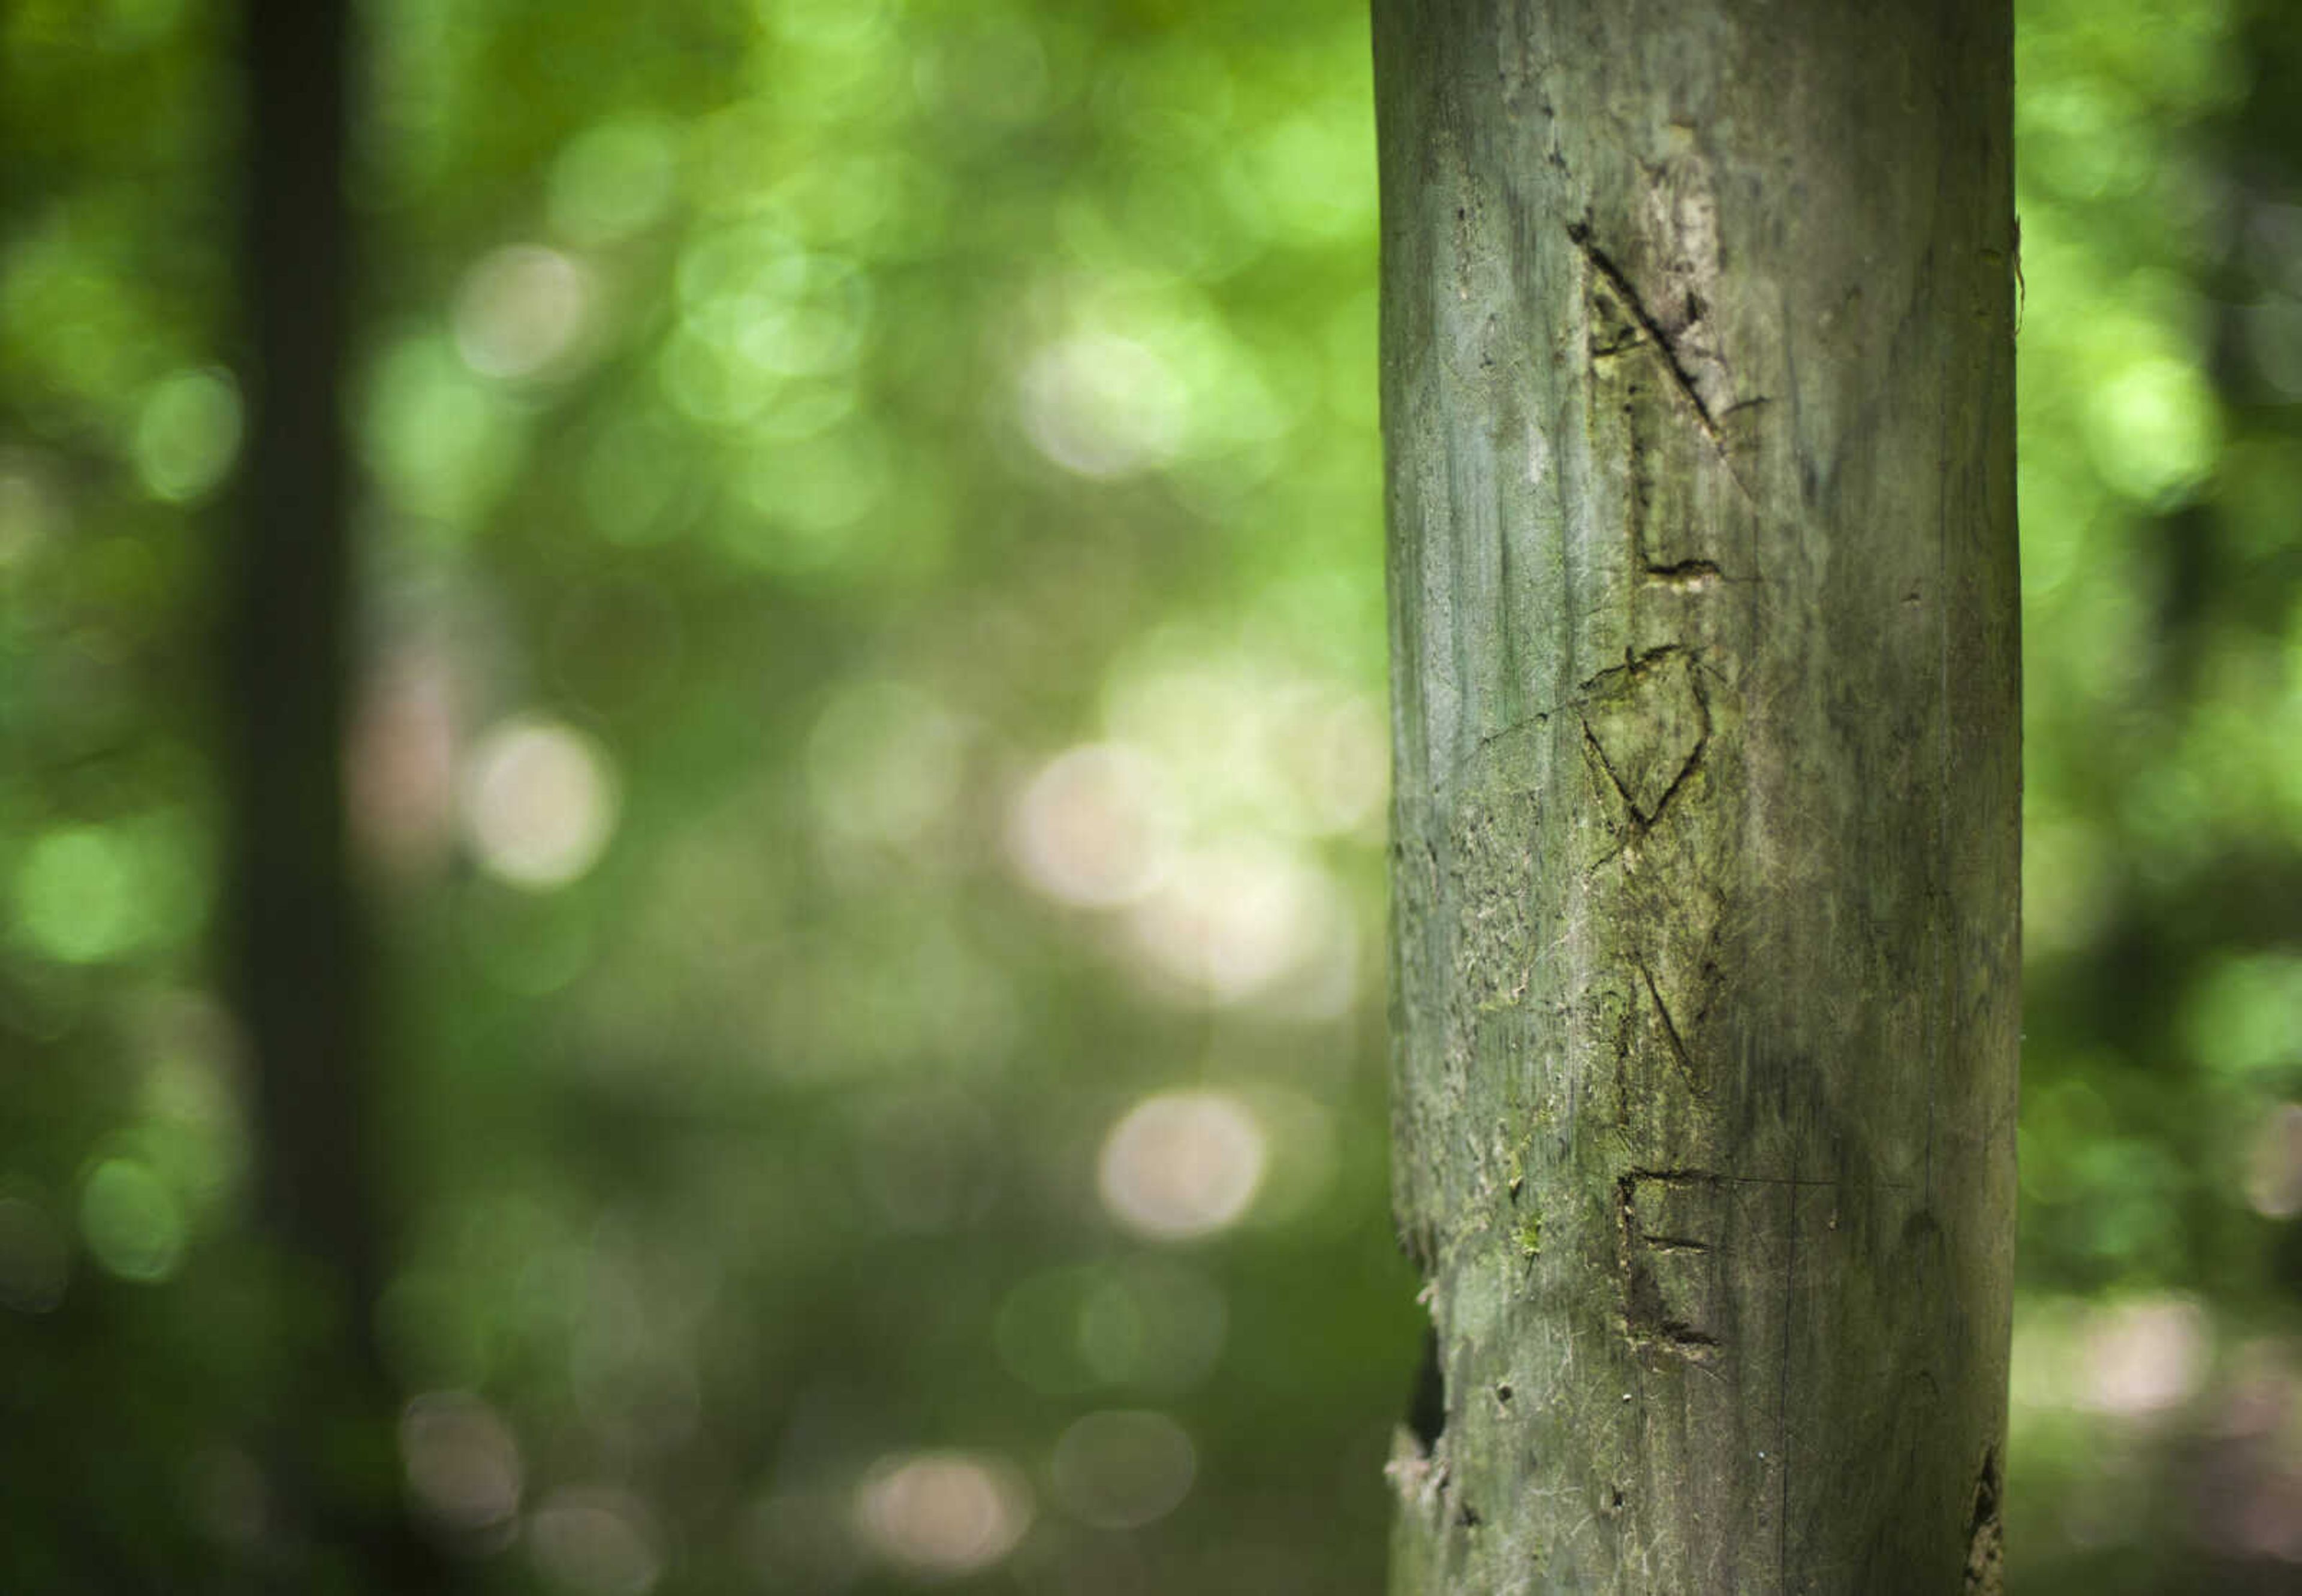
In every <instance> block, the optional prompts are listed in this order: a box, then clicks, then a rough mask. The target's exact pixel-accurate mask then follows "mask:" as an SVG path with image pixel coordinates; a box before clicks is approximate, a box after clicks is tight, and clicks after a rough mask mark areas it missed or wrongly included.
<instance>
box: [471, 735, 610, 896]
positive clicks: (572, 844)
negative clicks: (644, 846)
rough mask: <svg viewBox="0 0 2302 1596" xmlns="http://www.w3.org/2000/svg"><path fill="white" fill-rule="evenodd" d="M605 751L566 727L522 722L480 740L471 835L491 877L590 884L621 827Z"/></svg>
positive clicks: (474, 761) (528, 883) (532, 883)
mask: <svg viewBox="0 0 2302 1596" xmlns="http://www.w3.org/2000/svg"><path fill="white" fill-rule="evenodd" d="M616 809H617V797H616V787H615V778H614V776H613V774H612V772H611V769H610V767H609V762H608V757H607V754H606V753H605V752H604V751H602V750H601V748H600V746H599V745H598V744H597V743H594V742H593V741H592V739H591V738H589V737H587V736H585V735H584V734H583V733H581V732H578V731H576V729H575V728H574V727H568V726H566V725H563V724H561V723H559V722H558V721H553V720H547V719H542V718H534V717H521V718H515V719H512V720H508V721H506V722H504V723H503V724H501V725H500V726H498V727H495V728H494V729H493V730H491V731H490V732H489V733H488V734H487V735H485V736H484V737H483V738H481V739H480V742H479V743H478V745H477V746H476V747H475V749H474V750H473V751H472V754H471V758H470V760H469V762H468V763H467V765H466V769H465V776H464V786H463V811H464V828H465V833H466V836H468V837H469V839H470V841H471V844H472V846H473V848H474V849H475V852H476V853H478V855H479V859H480V862H481V864H482V865H483V866H484V867H485V868H486V869H487V870H488V872H489V873H490V874H491V875H493V876H495V877H497V878H500V879H501V880H504V881H508V882H509V883H511V884H512V885H513V886H525V887H530V888H537V889H541V888H546V887H554V886H565V885H567V883H568V882H570V881H573V880H575V879H576V878H578V877H579V876H582V875H583V874H584V872H585V871H586V870H588V869H591V868H592V864H593V863H594V862H595V861H597V860H598V859H599V857H600V853H601V850H602V849H604V848H605V847H606V846H607V845H608V838H609V835H610V834H611V833H612V832H613V831H614V829H615V825H616Z"/></svg>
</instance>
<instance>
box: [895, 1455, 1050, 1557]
mask: <svg viewBox="0 0 2302 1596" xmlns="http://www.w3.org/2000/svg"><path fill="white" fill-rule="evenodd" d="M855 1523H856V1528H857V1529H858V1531H859V1532H860V1533H861V1535H862V1537H863V1539H864V1541H866V1543H868V1544H869V1545H870V1547H871V1548H872V1550H875V1551H877V1552H878V1554H879V1555H880V1556H881V1557H883V1558H886V1559H887V1560H888V1561H890V1562H893V1563H895V1564H897V1565H899V1566H902V1567H907V1568H910V1569H912V1571H914V1572H916V1573H920V1574H927V1575H940V1576H944V1577H953V1576H956V1575H963V1574H972V1573H974V1572H976V1571H977V1570H979V1569H983V1568H987V1567H990V1566H991V1565H992V1564H994V1563H996V1562H998V1561H999V1560H1000V1559H1001V1558H1004V1557H1005V1556H1006V1555H1007V1554H1008V1553H1009V1552H1011V1551H1012V1550H1014V1549H1015V1546H1016V1543H1017V1542H1019V1541H1021V1540H1022V1538H1023V1532H1024V1531H1025V1530H1027V1529H1029V1527H1030V1524H1031V1495H1030V1491H1029V1487H1027V1486H1026V1485H1025V1484H1024V1483H1023V1479H1022V1476H1021V1474H1018V1473H1016V1471H1015V1470H1014V1469H1013V1468H1012V1466H1009V1465H1008V1464H1006V1463H1004V1462H1002V1461H1000V1460H999V1459H997V1458H996V1457H986V1456H981V1455H979V1454H974V1453H969V1452H923V1453H918V1454H914V1455H912V1456H910V1457H887V1458H882V1459H881V1460H880V1461H879V1462H878V1464H877V1465H875V1466H873V1467H872V1468H871V1470H870V1473H869V1474H866V1475H865V1476H864V1480H863V1483H862V1485H861V1488H860V1489H859V1491H857V1493H856V1502H855Z"/></svg>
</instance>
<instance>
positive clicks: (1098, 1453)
mask: <svg viewBox="0 0 2302 1596" xmlns="http://www.w3.org/2000/svg"><path fill="white" fill-rule="evenodd" d="M1048 1472H1049V1474H1050V1477H1051V1478H1052V1479H1053V1481H1054V1491H1055V1497H1056V1499H1058V1500H1059V1501H1061V1502H1062V1503H1063V1506H1064V1508H1067V1509H1068V1510H1069V1511H1070V1512H1071V1516H1073V1517H1075V1518H1078V1519H1079V1520H1080V1522H1082V1523H1084V1524H1088V1525H1094V1526H1095V1527H1096V1528H1097V1529H1105V1530H1131V1529H1139V1528H1141V1527H1142V1526H1143V1525H1147V1524H1152V1523H1155V1522H1156V1521H1158V1520H1159V1519H1162V1518H1164V1517H1165V1516H1167V1515H1168V1514H1170V1513H1172V1512H1173V1511H1174V1510H1175V1509H1176V1508H1179V1507H1180V1506H1181V1505H1182V1501H1183V1499H1184V1497H1186V1496H1188V1495H1189V1494H1190V1490H1191V1480H1192V1476H1193V1475H1194V1474H1197V1472H1198V1452H1197V1449H1196V1448H1194V1447H1193V1446H1192V1445H1191V1438H1190V1435H1189V1432H1186V1431H1185V1430H1184V1428H1183V1427H1182V1426H1181V1425H1180V1424H1177V1423H1176V1422H1175V1421H1174V1420H1173V1419H1171V1418H1169V1417H1168V1416H1167V1415H1165V1414H1164V1413H1147V1412H1109V1413H1091V1414H1088V1415H1087V1416H1086V1417H1085V1418H1082V1419H1080V1420H1079V1421H1078V1422H1077V1423H1075V1424H1072V1425H1071V1427H1070V1428H1069V1429H1067V1430H1065V1431H1064V1432H1063V1436H1062V1439H1060V1440H1059V1441H1056V1442H1055V1449H1054V1457H1053V1459H1052V1461H1051V1463H1050V1465H1049V1469H1048Z"/></svg>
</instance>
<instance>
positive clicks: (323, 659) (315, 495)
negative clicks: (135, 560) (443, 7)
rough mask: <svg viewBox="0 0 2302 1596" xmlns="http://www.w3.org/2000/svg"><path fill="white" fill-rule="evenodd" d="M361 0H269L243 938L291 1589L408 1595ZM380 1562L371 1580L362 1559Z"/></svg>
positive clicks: (252, 18) (236, 690) (247, 499)
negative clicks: (385, 974)
mask: <svg viewBox="0 0 2302 1596" xmlns="http://www.w3.org/2000/svg"><path fill="white" fill-rule="evenodd" d="M348 10H349V8H348V6H347V4H345V0H248V6H247V8H246V10H245V12H244V13H243V26H244V28H245V29H246V32H245V36H244V37H245V48H244V55H243V60H244V66H245V71H246V79H245V82H246V88H247V107H248V118H247V126H246V131H245V139H246V146H245V150H246V155H245V172H246V181H247V189H246V192H245V224H246V230H247V231H246V233H245V235H244V244H243V256H242V262H241V281H242V284H243V292H244V306H245V315H246V324H247V329H248V339H249V349H250V356H251V359H250V364H249V371H248V377H249V382H248V386H249V390H250V394H249V397H250V400H251V424H250V428H249V433H248V455H247V459H246V466H245V472H246V475H245V478H244V482H245V486H244V489H243V493H242V513H241V516H240V522H239V529H238V537H237V540H236V542H235V543H234V545H233V547H232V549H231V557H230V559H229V562H228V564H227V567H226V571H227V578H228V592H229V601H228V610H227V614H226V616H225V626H226V640H227V648H226V678H225V680H226V691H227V694H228V696H227V700H226V702H225V705H224V720H225V724H226V727H227V728H228V729H227V735H228V736H229V737H230V738H231V746H230V749H229V759H228V767H229V782H230V787H229V796H230V802H231V820H230V826H231V838H230V853H229V857H228V881H227V891H228V894H229V897H230V909H231V912H230V923H229V929H228V933H227V934H228V936H229V938H230V941H229V944H228V948H227V957H228V960H229V964H230V970H229V979H230V982H231V994H232V1001H233V1006H234V1009H235V1011H236V1012H237V1013H238V1015H239V1020H240V1023H241V1026H242V1028H243V1029H244V1031H245V1034H246V1038H247V1043H248V1052H249V1054H250V1057H251V1062H252V1064H253V1073H254V1078H255V1096H256V1130H257V1137H256V1141H257V1149H258V1151H257V1157H258V1164H259V1203H260V1207H261V1215H260V1216H261V1219H262V1221H263V1222H264V1226H265V1232H266V1234H267V1235H268V1237H269V1239H271V1240H272V1241H273V1243H274V1245H275V1246H277V1247H278V1248H279V1249H280V1251H281V1254H282V1255H283V1263H284V1265H285V1296H284V1298H283V1304H282V1306H283V1308H284V1309H285V1312H286V1315H287V1323H285V1324H284V1325H283V1327H282V1329H283V1333H284V1338H285V1339H284V1341H283V1353H284V1356H283V1367H282V1369H281V1372H280V1380H279V1385H280V1390H279V1393H278V1397H277V1401H276V1408H277V1411H276V1412H275V1413H274V1414H273V1415H272V1424H273V1430H272V1433H271V1436H270V1441H269V1449H270V1451H271V1454H272V1461H273V1484H274V1487H275V1491H274V1494H275V1498H276V1505H277V1508H278V1510H279V1517H280V1519H281V1524H280V1525H279V1526H278V1527H279V1531H280V1534H281V1544H280V1545H279V1546H277V1547H275V1549H274V1563H275V1566H276V1567H277V1570H278V1572H279V1574H280V1575H281V1580H282V1582H283V1584H284V1585H285V1586H286V1587H288V1588H319V1587H320V1585H322V1584H323V1583H328V1582H331V1581H340V1580H342V1579H345V1578H349V1577H358V1578H360V1580H361V1583H363V1584H364V1585H370V1586H372V1587H373V1588H393V1587H394V1586H395V1585H400V1586H403V1587H405V1588H413V1587H412V1586H406V1584H405V1582H406V1580H407V1579H409V1578H414V1577H417V1575H416V1573H415V1572H414V1571H415V1570H416V1569H418V1568H420V1567H422V1561H421V1560H420V1559H416V1558H415V1554H414V1552H413V1550H412V1549H413V1547H414V1544H415V1543H414V1542H413V1541H411V1540H410V1539H408V1537H407V1534H406V1532H405V1530H404V1528H403V1527H402V1525H401V1521H400V1515H399V1510H398V1491H397V1482H396V1479H395V1476H394V1474H393V1457H392V1452H391V1416H392V1409H393V1404H392V1402H391V1396H390V1393H389V1389H388V1384H387V1382H386V1381H385V1380H384V1378H383V1376H382V1370H381V1365H380V1362H379V1360H378V1358H377V1356H376V1348H375V1345H374V1307H375V1303H376V1298H377V1296H378V1293H379V1292H380V1290H381V1289H382V1283H383V1281H382V1272H383V1267H384V1260H383V1256H382V1225H381V1222H380V1216H379V1213H378V1207H377V1201H376V1194H377V1191H378V1189H379V1188H378V1182H377V1180H376V1160H375V1157H374V1151H375V1149H374V1140H375V1129H376V1120H375V1115H374V1104H373V1100H372V1099H373V1093H374V1043H373V1036H374V1029H373V1026H372V1023H371V1015H370V1002H371V995H370V992H369V988H368V984H367V979H366V978H367V975H368V969H369V962H368V954H369V949H368V944H367V938H366V936H365V926H364V924H363V920H362V915H361V912H360V906H359V894H358V891H357V885H356V883H355V881H354V879H353V872H352V869H351V866H350V861H349V846H348V841H347V836H346V827H345V805H344V791H343V775H342V771H343V760H342V750H343V732H344V725H345V718H346V704H347V699H348V681H349V664H350V661H349V654H350V625H349V614H350V608H351V605H350V592H349V585H350V567H351V554H350V542H351V538H350V530H349V491H350V464H349V443H348V439H347V436H346V427H345V422H344V418H343V413H342V409H341V390H342V385H343V378H344V372H345V368H346V364H347V355H348V352H349V338H350V319H351V293H352V259H353V255H352V244H351V228H350V223H349V215H348V206H347V200H346V196H345V149H346V144H347V139H348V131H349V93H348V88H347V85H348V79H349V48H350V42H351V41H350V38H349V20H348ZM355 1571H357V1574H356V1573H355Z"/></svg>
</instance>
